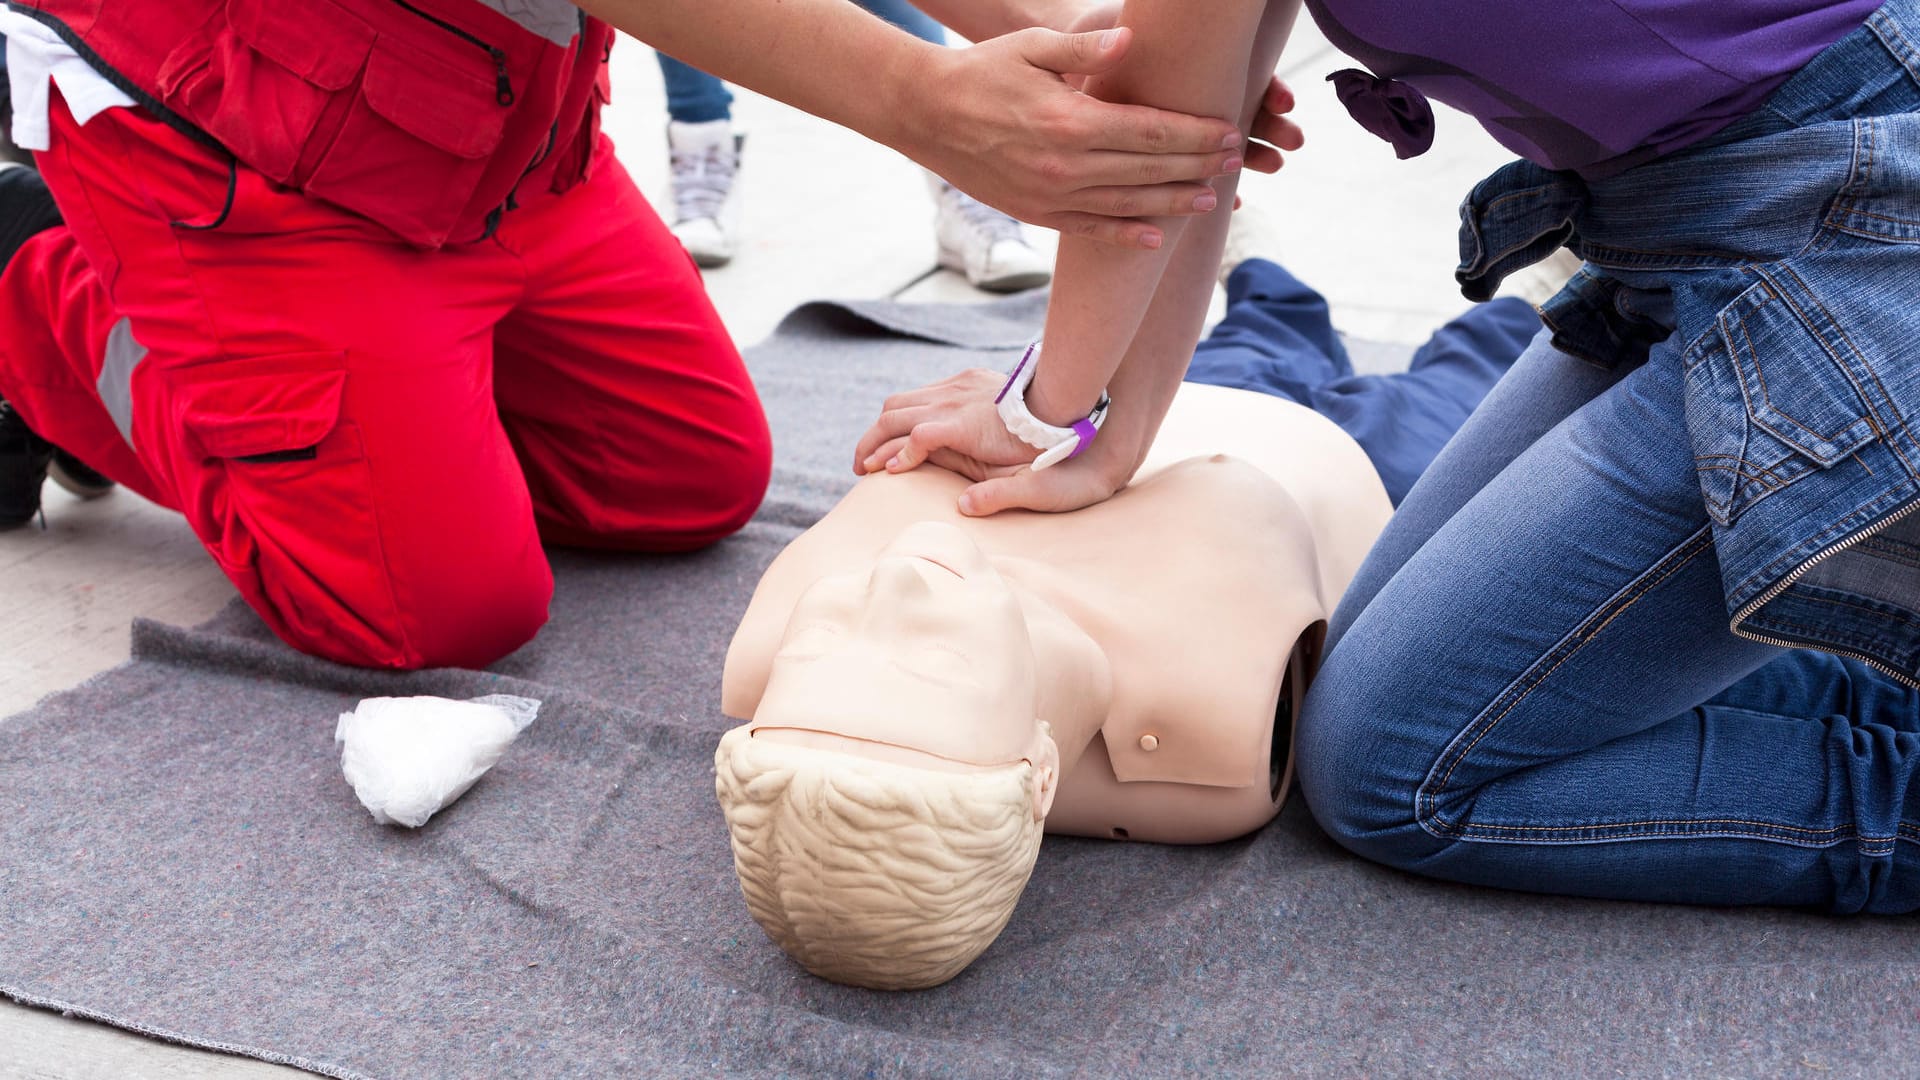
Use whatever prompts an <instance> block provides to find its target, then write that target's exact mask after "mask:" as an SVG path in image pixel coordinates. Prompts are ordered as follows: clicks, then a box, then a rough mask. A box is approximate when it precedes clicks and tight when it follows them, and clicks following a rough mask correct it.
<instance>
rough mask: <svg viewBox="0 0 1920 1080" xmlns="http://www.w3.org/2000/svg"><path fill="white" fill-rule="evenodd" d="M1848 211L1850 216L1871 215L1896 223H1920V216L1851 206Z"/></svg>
mask: <svg viewBox="0 0 1920 1080" xmlns="http://www.w3.org/2000/svg"><path fill="white" fill-rule="evenodd" d="M1846 213H1847V216H1848V217H1869V218H1873V219H1874V220H1876V221H1890V222H1892V223H1894V224H1895V225H1920V218H1903V217H1894V216H1893V215H1891V214H1876V213H1874V212H1873V211H1871V210H1860V209H1856V208H1849V209H1848V210H1847V212H1846Z"/></svg>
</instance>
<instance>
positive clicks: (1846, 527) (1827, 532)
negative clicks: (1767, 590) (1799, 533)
mask: <svg viewBox="0 0 1920 1080" xmlns="http://www.w3.org/2000/svg"><path fill="white" fill-rule="evenodd" d="M1899 498H1901V496H1898V495H1896V494H1894V493H1892V492H1887V491H1881V492H1878V493H1876V494H1874V495H1872V496H1870V497H1869V498H1868V499H1867V501H1866V502H1863V503H1861V504H1860V505H1858V506H1856V507H1854V508H1853V509H1852V510H1849V511H1847V513H1846V514H1845V515H1844V516H1842V517H1841V518H1840V520H1838V521H1836V522H1834V523H1833V524H1832V525H1829V526H1827V527H1826V528H1825V529H1822V530H1821V531H1819V532H1817V533H1815V534H1814V535H1813V536H1812V537H1810V538H1808V539H1807V540H1805V541H1803V542H1801V543H1799V544H1796V545H1794V547H1793V549H1792V550H1791V551H1789V552H1787V553H1786V554H1784V555H1782V556H1780V557H1779V558H1777V559H1775V560H1773V561H1772V562H1771V563H1768V564H1767V565H1766V566H1763V567H1761V568H1760V569H1758V570H1755V571H1754V572H1753V573H1751V574H1748V575H1747V576H1746V577H1745V578H1744V579H1742V580H1741V582H1740V584H1738V585H1736V586H1734V587H1733V588H1731V589H1728V590H1727V596H1728V597H1729V598H1732V597H1734V596H1737V595H1739V594H1741V593H1743V592H1745V591H1746V590H1747V589H1748V588H1749V587H1750V586H1752V584H1753V583H1754V582H1755V581H1759V580H1762V579H1765V578H1768V577H1773V576H1776V575H1777V574H1782V573H1785V572H1786V570H1790V569H1792V568H1793V567H1794V566H1795V565H1798V564H1799V563H1801V562H1803V561H1805V560H1806V559H1807V558H1808V556H1810V555H1812V554H1814V553H1816V552H1818V551H1820V550H1822V549H1823V548H1825V547H1826V546H1827V544H1828V543H1829V542H1830V541H1831V540H1832V538H1833V537H1834V536H1835V535H1836V534H1842V533H1846V532H1848V531H1850V530H1851V529H1852V528H1853V525H1852V522H1853V521H1854V519H1855V518H1859V517H1865V516H1871V515H1873V514H1876V513H1879V509H1877V508H1875V509H1869V507H1872V506H1873V504H1874V503H1877V502H1881V501H1885V500H1889V499H1899ZM1914 498H1915V496H1914V495H1912V494H1908V495H1907V496H1905V501H1907V502H1912V501H1913V500H1914ZM1795 552H1804V554H1795ZM1783 564H1784V565H1785V567H1786V570H1783V569H1780V567H1781V566H1782V565H1783Z"/></svg>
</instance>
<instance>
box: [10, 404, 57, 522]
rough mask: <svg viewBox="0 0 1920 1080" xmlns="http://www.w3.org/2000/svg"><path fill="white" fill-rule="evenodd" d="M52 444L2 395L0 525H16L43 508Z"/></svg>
mask: <svg viewBox="0 0 1920 1080" xmlns="http://www.w3.org/2000/svg"><path fill="white" fill-rule="evenodd" d="M52 460H53V445H52V444H51V443H49V442H47V440H45V439H43V438H41V437H40V436H39V435H37V434H35V433H34V430H33V429H32V428H30V427H28V426H27V422H26V421H25V420H23V419H21V417H20V414H19V413H18V412H15V411H14V408H13V406H12V405H10V404H8V403H7V400H6V399H5V398H0V529H15V528H19V527H20V526H22V525H25V524H26V523H27V522H29V521H32V520H33V519H34V515H36V514H38V513H39V512H40V489H41V487H42V486H43V484H44V483H45V481H46V479H47V465H48V463H49V462H51V461H52Z"/></svg>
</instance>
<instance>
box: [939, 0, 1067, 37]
mask: <svg viewBox="0 0 1920 1080" xmlns="http://www.w3.org/2000/svg"><path fill="white" fill-rule="evenodd" d="M913 6H914V7H917V8H919V9H920V10H921V11H924V12H926V13H927V14H928V15H931V16H933V18H934V19H935V20H936V21H938V22H939V23H940V24H941V25H943V26H945V27H947V28H948V29H949V30H952V31H953V32H954V33H956V34H959V35H960V36H961V37H963V38H966V39H967V40H968V41H985V40H987V39H988V38H993V37H999V36H1000V35H1001V34H1011V33H1013V32H1014V31H1015V30H1024V29H1026V28H1027V27H1029V26H1044V27H1047V28H1049V29H1053V30H1065V29H1067V26H1068V24H1069V23H1071V22H1072V21H1073V19H1074V17H1075V16H1077V15H1078V14H1079V13H1080V11H1081V10H1082V5H1081V4H1079V3H1077V2H1075V0H913Z"/></svg>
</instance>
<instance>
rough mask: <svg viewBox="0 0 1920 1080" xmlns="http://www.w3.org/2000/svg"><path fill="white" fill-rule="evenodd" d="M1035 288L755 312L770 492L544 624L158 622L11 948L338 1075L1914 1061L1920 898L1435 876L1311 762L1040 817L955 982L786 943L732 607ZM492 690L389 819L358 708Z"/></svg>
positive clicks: (1560, 1070) (86, 715) (110, 1005)
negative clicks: (1185, 822)
mask: <svg viewBox="0 0 1920 1080" xmlns="http://www.w3.org/2000/svg"><path fill="white" fill-rule="evenodd" d="M1040 303H1041V301H1040V300H1039V298H1037V297H1028V298H1023V299H1016V300H1013V301H1009V302H1005V303H1002V304H998V305H993V306H991V307H989V308H986V309H981V310H960V309H953V308H926V307H904V306H899V305H890V304H882V303H876V304H857V305H845V306H832V305H811V306H809V307H806V308H803V309H801V310H800V311H798V312H796V313H795V314H794V315H793V316H791V317H790V318H789V319H788V320H787V321H786V323H784V324H783V325H782V327H781V329H780V331H779V332H778V333H777V334H776V335H775V337H774V338H772V339H771V340H770V341H769V342H768V343H766V344H764V345H762V346H760V347H758V348H756V349H755V350H753V351H752V353H751V356H750V360H751V363H752V365H753V368H754V371H755V374H756V376H757V378H758V380H759V383H760V386H761V388H762V391H763V393H764V395H765V397H766V400H767V404H768V408H769V411H770V412H771V414H772V417H773V422H774V431H775V436H776V443H777V447H778V461H779V465H778V469H777V471H776V476H775V482H774V489H773V492H772V494H771V496H770V497H769V499H768V502H767V505H766V507H765V508H764V510H763V511H762V513H761V514H760V516H759V518H758V519H757V520H756V521H755V523H754V524H753V525H752V526H750V527H749V528H748V529H747V530H746V531H745V532H744V533H742V534H741V535H740V536H738V537H736V538H734V539H732V540H729V541H727V542H726V543H724V544H722V545H720V546H718V547H716V548H714V549H713V550H710V551H707V552H704V553H701V554H698V555H694V556H690V557H683V558H634V557H629V558H616V557H606V556H585V555H579V554H574V553H559V554H557V555H556V556H555V563H556V569H557V572H558V577H559V592H558V595H557V598H556V601H555V605H554V617H553V622H552V625H550V626H549V627H548V629H547V630H546V631H545V632H544V633H543V634H542V635H541V637H540V638H539V639H538V640H537V641H535V642H534V643H533V644H532V645H530V646H528V647H527V648H526V649H524V650H522V651H521V652H519V653H518V654H516V655H514V656H512V657H509V658H508V659H506V660H505V661H503V662H502V663H501V664H499V665H498V666H497V668H496V669H495V670H494V671H492V672H487V673H477V672H460V671H436V672H424V673H418V674H413V675H382V674H374V673H368V672H362V671H353V670H348V669H344V668H339V667H334V666H331V665H328V664H325V663H322V662H318V661H314V660H310V659H307V658H304V657H300V656H297V655H295V654H293V653H291V652H290V651H288V650H286V649H285V648H283V647H282V646H280V645H279V644H277V643H275V642H274V641H273V640H272V639H271V638H270V637H269V636H268V635H266V633H265V632H264V630H262V629H261V627H260V624H259V623H258V622H257V621H256V620H255V619H254V618H253V617H252V616H251V615H250V614H249V613H247V612H246V611H245V610H244V609H242V608H238V607H236V608H234V609H232V610H230V611H228V612H226V613H224V614H223V615H221V616H220V617H218V618H216V619H214V620H213V621H212V622H210V623H209V624H207V625H206V626H203V627H200V628H197V629H194V630H181V629H175V628H171V627H166V626H161V625H157V624H152V623H142V624H139V625H138V626H136V628H135V635H134V660H133V661H132V662H131V663H130V664H128V665H126V666H124V667H121V668H119V669H117V670H115V671H112V672H109V673H107V674H105V675H102V676H100V677H98V678H96V679H94V680H92V681H90V682H88V683H87V684H85V685H83V686H81V687H79V688H78V689H76V690H73V691H70V692H68V693H65V694H61V695H58V696H56V697H54V698H51V699H49V700H48V701H46V702H44V703H43V704H41V705H40V706H39V707H37V708H36V709H34V710H32V711H31V712H28V713H25V714H22V715H20V716H17V717H14V718H12V719H11V720H7V721H4V722H0V991H3V992H5V993H6V994H8V995H10V996H13V997H15V998H18V999H20V1000H23V1001H26V1002H29V1003H32V1004H39V1005H46V1006H49V1007H55V1008H63V1009H68V1010H71V1011H73V1012H75V1013H78V1014H80V1015H84V1016H90V1017H94V1018H98V1019H103V1020H106V1021H108V1022H110V1023H114V1024H118V1025H121V1026H123V1027H127V1028H131V1029H134V1030H136V1031H142V1032H147V1033H150V1034H156V1035H160V1036H163V1037H167V1038H173V1039H177V1040H180V1041H183V1042H189V1043H193V1044H196V1045H201V1046H210V1047H215V1048H220V1049H226V1050H230V1051H232V1052H235V1053H242V1054H250V1055H254V1056H257V1057H262V1058H266V1059H269V1060H273V1061H280V1062H287V1063H291V1064H295V1065H299V1066H302V1067H304V1068H307V1069H310V1070H313V1071H315V1072H320V1073H326V1074H329V1075H335V1076H343V1077H353V1076H379V1077H400V1078H405V1077H447V1076H461V1077H514V1078H520V1077H552V1076H583V1077H585V1076H594V1077H598V1076H628V1075H645V1074H676V1075H680V1074H700V1075H706V1074H714V1073H724V1074H769V1073H775V1074H789V1075H816V1074H817V1075H835V1076H844V1075H872V1076H895V1075H899V1076H923V1075H928V1076H933V1075H939V1076H1019V1077H1025V1076H1048V1075H1083V1076H1106V1075H1113V1074H1123V1073H1124V1074H1130V1075H1178V1074H1194V1073H1199V1074H1237V1075H1247V1076H1256V1075H1257V1076H1268V1075H1279V1074H1303V1075H1337V1076H1346V1075H1360V1074H1366V1075H1390V1074H1408V1073H1440V1074H1446V1075H1475V1076H1482V1075H1529V1076H1531V1075H1616V1074H1620V1075H1685V1076H1709V1075H1711V1076H1760V1075H1784V1074H1794V1075H1806V1076H1822V1077H1836V1076H1853V1075H1859V1076H1867V1075H1896V1074H1912V1073H1913V1071H1914V1070H1915V1068H1916V1066H1915V1065H1914V1062H1916V1061H1920V1022H1916V1016H1917V1014H1916V1009H1920V993H1917V992H1920V963H1916V960H1920V949H1917V948H1916V942H1915V936H1914V925H1913V923H1912V922H1911V921H1909V920H1904V919H1882V920H1872V919H1860V920H1852V921H1841V920H1835V919H1829V918H1824V917H1819V916H1813V915H1807V914H1803V913H1797V912H1790V911H1778V910H1739V911H1728V910H1711V909H1697V908H1683V907H1660V906H1650V905H1636V904H1621V903H1594V902H1585V901H1572V900H1561V899H1552V898H1543V897H1535V896H1525V895H1518V894H1510V893H1503V892H1495V891H1489V890H1482V889H1470V888H1462V887H1455V886H1449V885H1443V884H1436V883H1433V882H1428V881H1423V880H1420V879H1417V878H1413V877H1409V876H1406V875H1402V874H1398V873H1394V872H1390V871H1386V870H1383V869H1380V868H1377V867H1374V866H1370V865H1368V864H1365V863H1363V862H1360V861H1359V860H1357V859H1355V858H1352V857H1350V856H1348V855H1347V854H1345V853H1344V852H1342V851H1340V850H1339V849H1338V848H1336V847H1335V846H1334V845H1332V844H1331V843H1330V842H1329V841H1328V840H1327V839H1326V838H1325V837H1324V836H1322V835H1321V834H1320V832H1319V831H1318V830H1317V829H1315V827H1314V826H1313V824H1312V822H1311V821H1310V819H1309V818H1308V817H1307V815H1306V814H1305V812H1304V810H1303V809H1302V807H1301V806H1300V805H1299V803H1298V801H1297V800H1296V801H1295V802H1294V804H1292V805H1291V806H1289V808H1288V809H1287V811H1286V812H1285V813H1284V814H1283V815H1282V816H1281V818H1280V819H1279V820H1278V821H1277V822H1276V823H1274V824H1273V825H1272V826H1271V827H1269V828H1267V829H1266V830H1264V831H1263V832H1261V833H1259V834H1258V835H1257V836H1255V837H1253V838H1251V839H1247V840H1242V841H1238V842H1235V843H1229V844H1222V845H1218V846H1214V847H1207V848H1171V847H1153V846H1147V845H1130V844H1120V843H1111V842H1099V841H1088V840H1071V839H1058V838H1054V839H1050V840H1049V841H1048V842H1047V844H1046V846H1045V849H1044V851H1043V852H1042V856H1041V859H1040V862H1039V866H1038V868H1037V870H1036V871H1035V874H1034V877H1033V882H1032V884H1031V886H1030V887H1029V889H1028V891H1027V893H1026V895H1025V897H1024V898H1023V899H1022V900H1021V902H1020V907H1019V909H1018V911H1017V912H1016V913H1015V915H1014V918H1013V921H1012V923H1011V924H1010V925H1009V926H1008V928H1007V930H1006V933H1005V934H1004V936H1003V937H1002V938H1001V940H1000V941H999V942H998V943H997V944H995V945H994V947H993V948H992V949H990V950H989V951H988V952H987V953H986V954H985V955H984V956H983V957H982V958H981V959H980V960H979V961H978V962H977V963H976V964H974V966H973V967H972V968H971V969H969V970H968V971H967V972H965V973H964V974H963V975H961V976H960V977H959V978H958V979H957V980H955V981H954V982H952V983H950V984H949V985H947V986H945V987H942V988H939V989H937V990H932V991H928V992H924V993H917V994H899V995H888V994H879V993H871V992H865V991H858V990H850V989H847V988H844V987H838V986H833V985H829V984H826V983H823V982H820V981H818V980H815V979H813V978H811V977H810V976H807V975H806V974H804V973H803V972H801V971H800V970H799V969H798V968H797V967H795V966H794V965H793V964H792V963H790V962H789V961H788V960H787V959H786V958H785V956H784V955H782V954H781V953H780V952H779V951H778V950H777V949H775V948H774V947H773V946H772V945H771V944H770V943H769V942H768V941H767V940H766V939H765V937H764V936H763V935H762V934H761V933H760V931H759V929H758V928H757V927H756V926H755V925H754V924H753V923H752V921H751V920H750V919H749V918H748V916H747V913H746V909H745V906H744V905H743V904H742V902H741V900H740V897H739V893H738V889H737V886H736V884H735V882H734V878H733V872H732V867H731V861H730V857H729V854H728V850H727V840H726V834H725V828H724V825H723V823H722V821H721V818H720V813H719V810H718V808H717V807H716V805H715V803H714V798H713V788H712V781H711V778H710V777H711V762H710V755H711V753H712V748H713V745H714V743H715V741H716V740H717V737H718V734H719V732H720V731H722V730H723V729H724V728H725V727H726V726H727V721H726V720H725V719H724V718H722V717H721V716H720V715H719V713H718V711H717V708H716V702H717V699H718V684H719V673H720V661H721V657H722V655H723V652H724V649H725V646H726V641H727V637H728V635H729V633H730V632H731V629H732V626H733V623H734V621H735V619H736V618H737V616H738V614H739V612H740V611H741V610H742V609H743V608H744V606H745V604H746V600H747V597H748V595H749V593H750V591H751V590H752V587H753V584H754V582H755V580H756V579H757V577H758V574H759V571H760V568H761V567H762V566H764V565H765V563H766V561H767V560H768V559H769V558H771V557H772V555H773V554H774V553H775V552H776V551H778V550H779V548H780V546H781V545H782V544H783V543H785V542H786V540H788V539H789V538H790V537H792V536H793V535H794V534H795V533H796V532H797V531H798V530H799V529H800V528H802V527H804V525H805V524H806V523H807V522H809V521H811V520H812V519H813V518H814V517H815V516H817V515H818V514H819V513H820V512H821V511H822V510H824V509H825V508H826V507H827V506H829V505H831V503H832V501H833V499H834V498H835V497H837V495H838V494H839V493H840V492H841V491H842V490H844V488H845V487H846V485H847V484H848V483H849V482H850V481H851V475H850V472H849V465H850V462H849V456H850V447H851V442H852V439H853V437H854V435H855V434H856V433H857V432H858V431H859V430H861V428H862V427H863V426H864V424H865V423H866V422H867V421H868V420H869V419H870V418H871V415H872V412H873V409H874V406H875V404H876V403H877V402H878V401H879V400H880V399H881V397H883V396H884V394H885V393H887V392H889V391H891V390H893V389H897V388H901V387H905V386H909V385H916V384H918V383H920V382H923V381H926V380H928V379H930V378H934V377H937V376H941V375H944V374H946V373H948V372H950V371H951V370H954V369H956V368H957V367H959V366H962V365H964V364H967V363H985V364H999V363H1003V362H1005V361H1006V359H1007V356H1008V355H1009V354H1010V352H1011V350H1012V349H1014V348H1016V347H1017V346H1018V345H1019V344H1021V343H1022V342H1023V341H1024V340H1025V339H1026V336H1027V335H1028V334H1029V333H1030V332H1031V331H1032V328H1033V326H1034V325H1035V324H1036V322H1037V320H1038V318H1039V314H1040V310H1041V308H1040ZM962 345H965V346H975V347H977V348H978V351H971V352H969V351H965V350H964V349H962V348H959V347H956V346H962ZM502 691H504V692H511V693H520V694H526V695H528V696H532V697H537V698H540V699H542V700H543V701H545V702H546V707H545V709H544V711H543V712H542V714H541V717H540V719H539V721H538V722H537V723H535V724H534V726H533V727H532V728H531V729H529V730H528V732H527V733H526V734H525V735H524V736H523V737H522V738H521V740H520V741H519V742H518V743H517V744H516V745H515V746H514V747H513V749H512V750H511V751H510V752H509V753H508V755H507V757H506V759H505V760H504V761H502V762H501V764H500V765H499V766H498V767H496V768H495V770H494V771H493V772H492V773H491V774H490V775H489V776H488V777H487V778H486V779H484V780H483V781H482V782H481V783H480V784H479V785H478V786H477V787H475V788H474V789H473V791H472V792H470V793H469V794H468V795H467V796H466V798H465V799H464V800H462V801H461V802H460V803H458V804H456V805H455V806H454V807H452V808H451V809H449V810H448V811H446V812H444V813H443V814H442V815H441V816H439V817H438V818H436V819H435V820H434V821H433V822H432V823H431V824H430V825H429V826H428V827H427V828H425V829H423V830H421V831H419V832H417V833H414V832H405V831H400V830H394V829H388V828H383V827H381V826H378V825H375V824H374V823H373V821H372V820H371V819H370V818H369V817H368V816H367V814H366V812H365V811H364V810H362V809H361V808H360V807H359V805H358V804H357V803H356V802H355V801H354V798H353V795H352V793H351V792H350V791H349V790H348V788H347V786H346V784H345V783H344V781H343V780H342V779H341V777H340V772H339V763H338V759H337V756H336V754H335V751H334V747H333V742H332V733H333V724H334V716H335V715H336V714H337V713H339V712H340V711H342V710H343V709H346V708H349V707H351V706H352V704H353V703H354V701H355V700H357V699H358V698H360V697H364V696H372V695H377V694H394V693H433V694H441V695H446V696H453V697H469V696H475V695H479V694H483V693H491V692H502Z"/></svg>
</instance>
